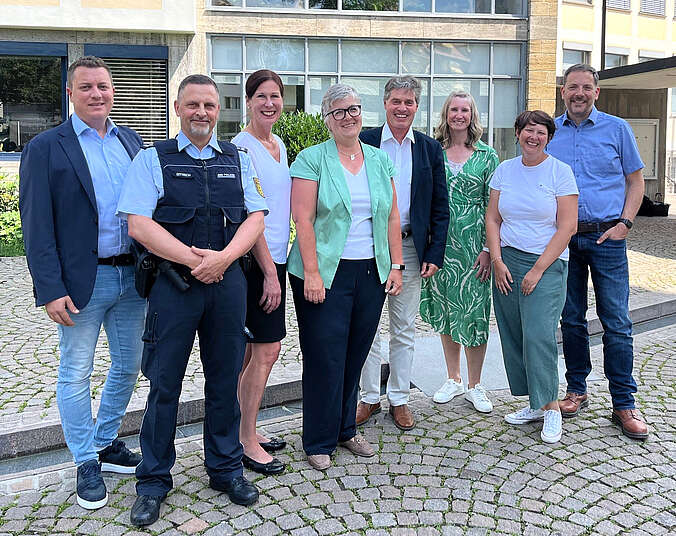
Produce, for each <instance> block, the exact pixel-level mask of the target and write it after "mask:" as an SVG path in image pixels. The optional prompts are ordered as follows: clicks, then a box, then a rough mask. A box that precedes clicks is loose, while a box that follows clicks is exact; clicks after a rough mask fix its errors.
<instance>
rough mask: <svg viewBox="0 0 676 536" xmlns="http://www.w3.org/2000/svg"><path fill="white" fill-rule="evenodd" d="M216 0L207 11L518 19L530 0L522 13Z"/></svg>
mask: <svg viewBox="0 0 676 536" xmlns="http://www.w3.org/2000/svg"><path fill="white" fill-rule="evenodd" d="M213 1H214V0H206V2H205V9H206V10H207V11H226V12H228V11H230V12H233V11H235V12H237V11H239V12H247V13H252V12H260V13H287V14H296V15H297V14H299V13H305V14H313V15H319V14H322V13H324V14H327V15H336V14H351V15H361V16H364V15H371V16H373V15H374V14H376V15H377V16H385V17H392V16H395V17H401V16H405V17H408V16H416V17H420V16H422V17H424V16H428V17H434V18H438V17H451V18H458V17H462V18H476V17H490V18H503V17H504V18H507V19H512V18H518V19H527V18H528V0H520V2H521V10H520V13H518V14H516V13H514V14H512V13H496V12H495V2H496V0H491V11H490V12H489V13H448V12H445V11H439V12H437V11H435V1H436V0H431V10H430V11H404V10H403V3H404V2H403V0H399V6H398V9H397V10H396V11H369V10H356V9H343V1H342V0H336V9H313V8H310V7H309V5H310V2H309V0H303V7H259V6H252V7H247V5H246V0H241V2H242V5H241V6H217V5H214V3H213Z"/></svg>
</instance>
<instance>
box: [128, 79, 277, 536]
mask: <svg viewBox="0 0 676 536" xmlns="http://www.w3.org/2000/svg"><path fill="white" fill-rule="evenodd" d="M174 109H175V111H176V114H177V115H178V116H179V118H180V120H181V131H180V132H179V134H178V136H177V137H176V138H175V139H171V140H166V141H162V142H157V143H155V146H154V147H151V148H150V149H146V150H145V151H142V152H141V153H139V155H138V156H137V157H136V158H135V159H134V161H133V163H132V165H131V167H130V169H129V173H128V174H127V179H126V181H125V185H124V189H123V192H122V195H121V198H120V202H119V205H118V214H119V215H120V216H122V217H125V215H126V216H127V218H128V222H129V234H130V236H132V237H133V238H134V239H136V240H137V241H139V242H140V243H141V244H143V245H144V246H146V247H147V248H148V249H149V250H150V251H151V252H152V253H154V254H155V255H157V256H158V257H161V258H163V259H166V260H168V261H171V262H172V264H173V266H174V268H175V269H176V271H177V272H179V274H180V275H181V276H183V278H184V279H185V280H186V281H187V282H188V283H189V285H190V288H188V289H187V290H185V289H183V290H181V289H180V288H179V286H177V285H176V284H175V282H172V281H171V279H170V278H169V277H168V276H167V274H166V273H163V272H161V273H160V274H159V276H158V278H157V280H156V281H155V284H154V286H153V288H152V290H151V292H150V295H149V297H148V313H147V317H146V326H145V331H144V334H143V341H144V343H145V345H144V350H143V359H142V363H141V370H142V371H143V374H144V375H145V376H146V377H147V378H148V379H149V380H150V392H149V393H148V401H147V404H146V412H145V415H144V417H143V424H142V425H141V437H140V443H141V451H142V453H143V457H144V460H143V463H142V464H141V465H139V466H138V468H137V470H136V477H137V479H138V482H137V484H136V492H137V495H138V497H137V498H136V502H135V503H134V506H133V507H132V510H131V522H132V524H134V525H136V526H143V525H149V524H151V523H153V522H154V521H156V520H157V519H158V517H159V510H160V504H161V503H162V501H163V500H164V498H165V497H166V495H167V492H169V490H170V489H171V488H172V479H171V475H170V470H171V467H172V466H173V464H174V462H175V460H176V451H175V448H174V434H175V430H176V413H177V409H178V400H179V395H180V393H181V383H182V381H183V376H184V374H185V369H186V365H187V363H188V357H189V355H190V351H191V349H192V346H193V342H194V339H195V332H197V333H199V341H200V358H201V360H202V366H203V368H204V382H205V387H204V394H205V416H204V461H205V465H206V470H207V473H208V475H209V485H210V486H211V487H212V488H213V489H216V490H219V491H225V492H226V493H227V494H228V495H229V497H230V500H232V502H234V503H237V504H242V505H250V504H253V503H254V502H256V500H258V491H257V490H256V488H255V487H254V486H253V485H252V484H251V483H250V482H249V481H248V480H246V479H245V478H244V476H242V462H241V460H242V446H241V444H240V442H239V419H240V412H239V404H238V401H237V376H238V374H239V371H240V369H241V367H242V361H243V357H244V349H245V335H244V319H245V308H246V306H245V304H246V282H245V280H244V276H243V274H242V271H241V268H240V265H239V262H238V259H239V258H240V257H241V256H242V255H243V254H244V253H246V252H247V251H248V250H249V249H251V247H252V246H253V244H254V242H255V241H256V240H257V239H258V237H259V236H260V235H261V233H262V231H263V226H264V224H263V217H264V215H265V214H266V213H267V206H266V203H265V200H264V198H263V193H262V190H261V189H260V186H259V183H258V179H257V178H255V177H254V175H253V173H254V168H253V166H252V164H251V161H250V159H249V157H248V155H246V154H245V153H243V152H238V150H237V148H236V147H235V146H234V145H232V144H230V143H226V142H218V141H217V140H216V135H215V133H214V131H213V130H214V126H215V124H216V121H217V119H218V114H219V110H220V106H219V93H218V87H217V86H216V84H215V83H214V81H213V80H212V79H211V78H209V77H207V76H204V75H191V76H188V77H187V78H185V79H184V80H183V81H182V82H181V84H180V86H179V88H178V95H177V99H176V101H175V102H174Z"/></svg>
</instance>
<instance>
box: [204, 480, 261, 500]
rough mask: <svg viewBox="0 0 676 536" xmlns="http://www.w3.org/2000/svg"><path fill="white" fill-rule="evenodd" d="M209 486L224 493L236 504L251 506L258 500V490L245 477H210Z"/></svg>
mask: <svg viewBox="0 0 676 536" xmlns="http://www.w3.org/2000/svg"><path fill="white" fill-rule="evenodd" d="M209 486H210V487H211V488H212V489H215V490H216V491H224V492H225V493H227V494H228V497H230V500H231V501H232V502H234V503H235V504H241V505H242V506H249V505H251V504H253V503H255V502H256V501H257V500H258V490H257V489H256V486H254V485H253V484H252V483H251V482H249V481H248V480H247V479H246V478H244V477H243V476H236V477H235V478H228V479H226V478H218V477H213V476H210V477H209Z"/></svg>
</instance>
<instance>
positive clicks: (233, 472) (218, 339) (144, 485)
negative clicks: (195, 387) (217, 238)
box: [136, 263, 246, 495]
mask: <svg viewBox="0 0 676 536" xmlns="http://www.w3.org/2000/svg"><path fill="white" fill-rule="evenodd" d="M245 313H246V282H245V280H244V276H243V274H242V271H241V269H240V267H239V264H238V263H236V265H234V266H233V267H232V268H231V269H229V270H228V271H226V272H225V274H223V280H222V281H220V282H219V283H213V284H210V285H205V284H203V283H200V282H199V281H196V280H193V281H192V282H191V287H190V289H188V290H187V291H186V292H180V291H178V290H177V289H176V288H175V287H174V286H173V285H172V284H171V282H169V281H168V280H167V278H166V277H165V276H164V275H163V274H160V276H159V277H158V279H157V281H156V282H155V285H154V286H153V289H152V291H151V293H150V296H149V297H148V314H147V317H146V329H145V332H144V334H143V340H144V343H145V344H144V347H143V358H142V361H141V371H142V372H143V374H144V376H145V377H146V378H148V380H150V392H149V393H148V400H147V402H146V411H145V414H144V416H143V423H142V425H141V437H140V443H141V453H142V454H143V461H142V462H141V464H140V465H139V466H138V467H137V468H136V478H137V479H138V482H137V484H136V491H137V493H138V494H139V495H164V494H166V493H167V492H168V491H169V490H170V489H171V488H172V485H173V483H172V478H171V474H170V470H171V468H172V467H173V465H174V462H175V461H176V450H175V448H174V437H175V433H176V414H177V411H178V400H179V396H180V394H181V385H182V382H183V377H184V375H185V370H186V366H187V364H188V358H189V356H190V351H191V349H192V346H193V343H194V341H195V333H198V334H199V344H200V359H201V361H202V367H203V369H204V413H205V415H204V462H205V465H206V469H207V473H208V474H209V475H218V476H221V477H222V478H234V477H236V476H239V475H241V474H242V453H243V450H242V445H241V444H240V442H239V419H240V412H239V402H238V400H237V377H238V375H239V372H240V370H241V368H242V362H243V360H244V349H245V344H246V339H245V335H244V318H245Z"/></svg>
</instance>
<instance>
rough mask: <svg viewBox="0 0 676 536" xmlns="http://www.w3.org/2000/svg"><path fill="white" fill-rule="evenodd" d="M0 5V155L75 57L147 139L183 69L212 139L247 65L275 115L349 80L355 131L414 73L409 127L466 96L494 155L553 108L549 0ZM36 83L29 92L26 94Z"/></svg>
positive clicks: (161, 121)
mask: <svg viewBox="0 0 676 536" xmlns="http://www.w3.org/2000/svg"><path fill="white" fill-rule="evenodd" d="M0 9H2V11H3V17H2V20H0V79H5V80H9V79H11V80H12V81H11V83H8V84H0V144H2V147H1V150H0V160H3V159H4V160H11V158H12V156H14V157H15V158H16V156H17V155H18V154H19V153H20V149H21V147H22V146H23V145H24V144H25V143H26V141H27V140H28V139H30V137H32V136H33V135H35V134H36V133H37V132H39V131H41V130H44V129H45V128H49V127H51V126H54V125H55V124H58V123H59V122H60V121H63V120H64V119H65V118H67V116H68V103H67V98H66V94H65V89H64V87H65V78H64V77H65V68H66V66H67V65H68V63H69V62H71V61H73V60H74V59H75V58H77V57H79V56H82V55H84V54H95V55H99V56H101V57H103V58H105V59H106V60H107V61H108V62H109V63H110V64H111V66H112V68H113V75H114V79H115V84H116V97H115V99H116V102H115V108H114V112H113V118H114V119H115V120H116V121H119V122H121V123H122V124H127V125H129V126H131V127H133V128H136V129H138V130H139V132H141V134H142V135H143V137H144V139H145V140H146V141H147V142H150V141H153V140H155V139H160V138H163V137H166V136H167V135H174V134H175V133H176V132H177V130H178V121H177V119H176V118H175V117H174V114H173V110H172V107H171V106H170V104H171V102H172V100H173V98H175V94H176V89H177V86H178V83H179V82H180V80H181V79H182V78H183V77H184V76H185V75H187V74H190V73H195V72H199V73H206V74H209V75H211V76H212V77H213V78H214V79H215V80H216V82H217V83H218V84H219V87H220V89H221V108H222V111H221V115H220V118H219V121H218V126H217V129H218V135H219V137H221V138H224V139H229V138H230V137H232V136H234V135H235V134H236V133H237V132H238V131H239V128H240V125H241V124H242V123H244V122H245V121H246V107H245V105H244V100H245V97H244V82H245V80H246V77H247V76H248V75H249V74H251V73H252V72H253V71H255V70H257V69H260V68H269V69H273V70H275V71H277V72H278V73H280V75H281V76H282V79H283V80H284V83H285V86H286V89H285V96H284V106H285V109H286V110H288V111H293V110H305V111H308V112H317V111H319V106H320V102H321V97H322V95H323V93H324V91H325V89H326V88H327V87H328V86H329V85H330V84H332V83H335V82H338V81H340V82H345V83H348V84H351V85H353V86H354V87H355V88H356V89H357V91H358V92H359V93H360V95H361V97H362V104H363V110H364V126H365V127H372V126H377V125H380V124H382V123H383V122H384V119H385V118H384V111H383V106H382V95H383V87H384V84H385V82H386V80H387V79H388V78H389V77H391V76H392V75H395V74H412V75H415V76H417V77H418V78H420V80H421V81H422V83H423V95H422V98H421V102H420V108H419V112H418V115H417V118H416V123H415V125H414V127H415V128H417V129H419V130H421V131H423V132H426V133H430V134H431V133H432V131H433V128H434V127H435V125H436V124H437V122H438V120H439V111H440V109H441V105H442V103H443V101H444V99H445V98H446V96H447V95H448V94H449V93H450V92H451V91H453V90H456V89H463V90H466V91H469V92H471V93H472V95H473V96H474V97H475V99H476V101H477V104H478V108H479V112H480V116H481V122H482V124H483V126H484V129H485V132H484V140H485V141H486V142H488V143H490V144H491V145H493V146H494V147H495V148H496V149H497V150H498V152H499V154H500V156H501V158H508V157H511V156H514V155H515V154H516V151H517V145H516V143H515V138H514V134H513V124H514V118H515V117H516V115H517V114H518V113H519V112H520V111H522V110H523V109H525V108H526V107H528V108H541V109H545V110H547V111H549V112H553V111H554V106H555V83H556V78H555V75H556V72H555V66H556V26H557V25H556V18H557V4H556V1H555V0H533V1H531V2H527V1H526V0H187V1H183V0H182V1H181V2H174V1H169V0H137V1H132V0H0ZM38 21H39V25H38ZM31 73H32V74H31ZM36 78H39V80H40V87H42V90H41V91H38V92H35V91H33V92H32V93H31V92H29V91H27V88H28V87H30V86H31V85H34V83H35V79H36ZM5 86H7V89H6V90H5V89H3V88H5ZM3 91H4V93H3ZM31 95H32V96H31ZM3 140H4V142H3ZM12 152H14V153H16V155H12V154H11V153H12Z"/></svg>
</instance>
